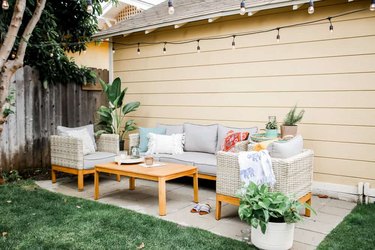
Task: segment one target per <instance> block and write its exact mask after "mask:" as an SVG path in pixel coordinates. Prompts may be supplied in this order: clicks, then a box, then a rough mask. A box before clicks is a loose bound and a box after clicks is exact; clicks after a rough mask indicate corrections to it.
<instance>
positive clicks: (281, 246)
mask: <svg viewBox="0 0 375 250" xmlns="http://www.w3.org/2000/svg"><path fill="white" fill-rule="evenodd" d="M294 226H295V224H294V223H293V224H287V223H273V222H269V223H268V224H267V230H266V233H265V234H263V233H262V231H261V230H260V227H258V228H253V227H251V242H252V243H253V244H254V246H256V247H257V248H260V249H267V250H268V249H269V250H285V249H290V248H292V246H293V239H294Z"/></svg>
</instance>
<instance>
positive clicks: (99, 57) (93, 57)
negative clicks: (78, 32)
mask: <svg viewBox="0 0 375 250" xmlns="http://www.w3.org/2000/svg"><path fill="white" fill-rule="evenodd" d="M67 56H68V57H73V58H74V61H75V62H76V63H77V65H80V66H86V67H90V68H97V69H107V70H109V61H110V57H109V43H107V42H103V43H100V44H95V43H94V42H92V43H89V44H88V45H87V49H86V52H82V53H67Z"/></svg>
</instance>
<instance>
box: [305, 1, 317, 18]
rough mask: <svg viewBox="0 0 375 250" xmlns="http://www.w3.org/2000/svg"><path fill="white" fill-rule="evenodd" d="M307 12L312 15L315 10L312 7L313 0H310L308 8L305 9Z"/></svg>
mask: <svg viewBox="0 0 375 250" xmlns="http://www.w3.org/2000/svg"><path fill="white" fill-rule="evenodd" d="M307 12H308V13H309V14H310V15H312V14H314V12H315V8H314V0H310V6H309V8H308V9H307Z"/></svg>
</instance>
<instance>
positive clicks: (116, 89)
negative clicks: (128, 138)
mask: <svg viewBox="0 0 375 250" xmlns="http://www.w3.org/2000/svg"><path fill="white" fill-rule="evenodd" d="M100 84H101V85H102V88H103V92H104V93H105V95H106V96H107V99H108V107H106V106H101V107H100V108H99V109H98V111H97V114H98V115H99V121H98V123H97V124H96V125H97V126H96V129H97V132H96V135H97V136H99V135H101V134H103V133H106V134H118V135H119V136H120V150H124V136H125V134H126V133H128V132H130V131H133V130H135V129H136V128H137V126H136V124H135V122H134V120H132V119H130V120H127V121H125V116H126V115H127V114H129V113H131V112H133V111H135V110H137V108H138V107H139V106H140V102H129V103H126V104H125V103H124V97H125V94H126V91H127V90H128V88H125V89H123V90H121V80H120V78H119V77H117V78H116V79H115V80H113V82H112V84H109V83H108V84H107V83H105V82H104V81H102V80H100Z"/></svg>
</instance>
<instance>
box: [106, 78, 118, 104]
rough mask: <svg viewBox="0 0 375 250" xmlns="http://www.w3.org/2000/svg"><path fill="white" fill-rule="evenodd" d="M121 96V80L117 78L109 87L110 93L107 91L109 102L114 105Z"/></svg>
mask: <svg viewBox="0 0 375 250" xmlns="http://www.w3.org/2000/svg"><path fill="white" fill-rule="evenodd" d="M120 94H121V79H120V78H119V77H117V78H116V79H115V80H113V82H112V84H111V85H109V88H108V91H107V97H108V100H109V101H110V102H111V103H112V104H113V103H114V102H115V101H116V99H117V97H119V96H120Z"/></svg>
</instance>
